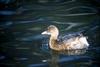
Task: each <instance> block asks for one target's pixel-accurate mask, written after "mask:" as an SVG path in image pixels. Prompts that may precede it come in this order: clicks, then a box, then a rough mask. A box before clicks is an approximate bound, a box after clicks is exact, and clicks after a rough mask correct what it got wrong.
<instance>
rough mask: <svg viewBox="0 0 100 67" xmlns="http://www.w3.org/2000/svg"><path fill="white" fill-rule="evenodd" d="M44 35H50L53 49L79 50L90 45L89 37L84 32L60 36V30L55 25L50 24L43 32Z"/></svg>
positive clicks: (50, 44)
mask: <svg viewBox="0 0 100 67" xmlns="http://www.w3.org/2000/svg"><path fill="white" fill-rule="evenodd" d="M41 34H42V35H49V36H50V37H49V47H50V48H51V49H52V50H56V51H61V50H77V49H86V48H88V47H89V43H88V41H87V37H86V36H83V34H67V35H66V36H64V37H62V38H59V30H58V28H57V27H56V26H55V25H50V26H48V27H47V30H45V31H43V32H42V33H41Z"/></svg>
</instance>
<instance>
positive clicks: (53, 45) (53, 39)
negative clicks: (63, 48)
mask: <svg viewBox="0 0 100 67" xmlns="http://www.w3.org/2000/svg"><path fill="white" fill-rule="evenodd" d="M49 46H50V48H51V49H54V50H58V47H59V46H58V43H57V37H53V36H51V37H50V40H49Z"/></svg>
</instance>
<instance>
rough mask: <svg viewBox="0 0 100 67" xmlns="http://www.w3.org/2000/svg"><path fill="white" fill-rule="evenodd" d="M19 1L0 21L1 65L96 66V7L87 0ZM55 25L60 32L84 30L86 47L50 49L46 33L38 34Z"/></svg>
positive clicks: (97, 43) (97, 31)
mask: <svg viewBox="0 0 100 67" xmlns="http://www.w3.org/2000/svg"><path fill="white" fill-rule="evenodd" d="M48 1H49V0H41V1H40V0H38V1H32V0H30V1H27V0H23V1H21V2H20V3H21V5H20V7H19V8H18V9H17V10H16V11H15V15H13V16H6V17H5V18H4V19H6V20H7V21H6V22H5V21H3V22H4V24H3V22H2V24H1V25H0V26H1V27H3V28H4V29H3V30H2V28H1V29H0V31H1V32H0V37H1V38H0V42H1V44H0V65H2V67H5V66H6V67H99V66H98V64H99V59H100V58H99V55H100V45H99V23H100V20H99V18H100V16H99V15H98V10H97V9H96V8H95V7H94V6H93V5H92V4H91V3H89V2H88V1H85V0H82V1H79V0H65V1H64V0H63V1H61V2H60V0H56V1H53V0H52V1H49V2H48ZM49 25H56V26H57V27H58V28H59V30H60V35H61V36H62V35H67V34H68V33H75V32H82V31H85V32H83V34H84V35H86V36H88V42H89V44H90V47H89V49H87V50H74V51H62V52H56V51H52V50H51V49H50V48H49V46H48V37H47V36H43V35H41V32H43V31H44V30H45V29H46V28H47V27H48V26H49Z"/></svg>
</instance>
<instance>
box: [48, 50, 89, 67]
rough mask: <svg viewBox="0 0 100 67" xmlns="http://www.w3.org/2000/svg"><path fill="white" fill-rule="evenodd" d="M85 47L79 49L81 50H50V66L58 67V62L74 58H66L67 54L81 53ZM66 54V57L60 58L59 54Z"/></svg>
mask: <svg viewBox="0 0 100 67" xmlns="http://www.w3.org/2000/svg"><path fill="white" fill-rule="evenodd" d="M86 50H87V49H81V50H66V51H54V50H51V52H50V53H51V58H50V60H49V61H48V63H49V66H50V67H59V63H60V62H67V61H68V60H69V59H71V60H75V59H74V58H68V57H67V56H72V55H82V54H84V53H85V52H86ZM62 54H64V55H66V58H62V59H60V55H62Z"/></svg>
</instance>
